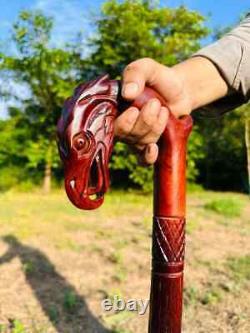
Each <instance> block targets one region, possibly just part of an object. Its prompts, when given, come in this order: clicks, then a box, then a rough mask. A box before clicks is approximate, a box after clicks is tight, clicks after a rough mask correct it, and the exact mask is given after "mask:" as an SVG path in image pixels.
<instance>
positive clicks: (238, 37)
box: [174, 15, 250, 113]
mask: <svg viewBox="0 0 250 333" xmlns="http://www.w3.org/2000/svg"><path fill="white" fill-rule="evenodd" d="M174 69H175V70H176V71H177V73H178V74H179V75H180V76H181V77H182V80H183V84H184V86H185V89H186V90H187V94H188V95H189V98H190V100H191V107H192V109H196V108H199V107H202V106H205V105H207V104H210V103H212V102H214V101H216V102H215V103H213V104H211V105H209V106H208V107H207V109H209V110H211V109H214V110H215V111H216V112H217V113H223V112H225V111H228V110H230V109H233V108H235V107H237V106H239V105H241V104H243V103H245V102H247V101H248V100H249V98H250V70H249V69H250V15H248V16H247V17H246V18H245V20H243V21H242V22H241V23H240V25H238V26H237V27H236V28H235V29H233V30H232V31H230V32H229V33H228V34H226V35H225V36H224V37H223V38H221V39H220V40H218V41H217V42H215V43H213V44H211V45H208V46H207V47H205V48H203V49H201V50H199V51H198V52H197V53H196V54H194V55H193V57H192V58H191V59H188V60H187V61H185V62H183V63H181V64H178V65H176V66H174ZM223 97H225V98H223Z"/></svg>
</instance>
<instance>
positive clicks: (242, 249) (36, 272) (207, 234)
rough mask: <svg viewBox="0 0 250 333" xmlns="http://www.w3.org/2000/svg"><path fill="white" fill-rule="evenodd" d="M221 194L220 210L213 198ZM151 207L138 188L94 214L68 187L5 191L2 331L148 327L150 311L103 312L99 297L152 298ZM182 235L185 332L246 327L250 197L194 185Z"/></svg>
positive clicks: (0, 256)
mask: <svg viewBox="0 0 250 333" xmlns="http://www.w3.org/2000/svg"><path fill="white" fill-rule="evenodd" d="M221 199H223V200H224V203H223V205H222V208H221V211H217V210H216V208H213V205H212V208H211V207H210V206H211V205H210V206H209V203H211V202H213V203H214V202H215V203H217V204H218V205H220V204H221V203H220V202H221V201H220V200H221ZM225 203H226V204H225ZM234 204H238V205H239V207H240V208H239V207H238V206H237V205H236V206H237V207H238V208H239V211H237V212H235V211H234V210H232V214H231V215H232V216H231V215H230V209H231V208H233V206H234ZM151 206H152V202H151V196H143V195H141V194H138V193H134V192H132V193H130V192H126V193H125V192H113V193H111V194H109V195H108V196H107V198H106V201H105V204H104V205H103V207H102V208H101V209H99V210H97V211H91V212H82V211H79V210H77V209H75V208H74V207H73V206H71V204H70V203H69V202H68V201H67V199H66V198H65V195H64V194H63V192H62V191H60V192H59V191H58V192H54V193H52V194H51V195H49V196H43V195H41V194H39V193H38V192H34V193H29V194H27V193H11V192H10V193H7V194H2V195H0V219H1V220H0V236H1V239H0V332H1V333H10V332H11V333H56V332H57V333H83V332H84V333H104V332H109V333H110V332H113V333H132V332H133V333H142V332H147V322H148V311H147V313H146V314H145V315H139V314H138V313H137V312H128V311H124V312H117V313H113V312H104V311H103V309H102V307H101V302H102V300H103V299H105V298H110V299H113V298H114V296H115V295H117V296H119V297H120V298H122V299H124V300H129V299H143V300H146V299H148V297H149V287H150V257H151V255H150V248H151ZM231 206H232V207H231ZM209 207H210V208H209ZM237 207H236V208H237ZM219 210H220V209H219ZM228 212H229V213H228ZM186 242H187V250H186V270H185V297H184V320H183V332H184V333H213V332H214V333H215V332H216V333H231V332H232V333H248V332H250V301H249V300H250V201H249V198H248V197H247V196H244V195H240V194H232V193H213V192H205V191H199V192H192V193H190V194H189V195H188V216H187V239H186Z"/></svg>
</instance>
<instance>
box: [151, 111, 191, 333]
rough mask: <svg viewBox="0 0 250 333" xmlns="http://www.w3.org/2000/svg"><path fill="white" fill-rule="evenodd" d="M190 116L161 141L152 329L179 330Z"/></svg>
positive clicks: (157, 332) (170, 128)
mask: <svg viewBox="0 0 250 333" xmlns="http://www.w3.org/2000/svg"><path fill="white" fill-rule="evenodd" d="M190 131H191V122H190V119H189V118H186V119H184V120H177V119H175V118H174V117H173V116H172V115H170V119H169V124H168V126H167V128H166V130H165V132H164V134H163V136H162V137H161V140H160V142H159V158H158V161H157V163H156V165H155V174H154V219H153V246H152V280H151V297H150V320H149V333H180V332H181V322H182V303H183V269H184V253H185V210H186V181H185V179H186V143H187V139H188V135H189V133H190Z"/></svg>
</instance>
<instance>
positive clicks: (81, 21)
mask: <svg viewBox="0 0 250 333" xmlns="http://www.w3.org/2000/svg"><path fill="white" fill-rule="evenodd" d="M103 2H104V1H103V0H0V8H1V10H0V41H1V40H6V39H7V38H9V36H10V31H11V26H12V23H13V22H14V21H15V20H16V18H17V16H18V12H19V11H20V10H23V9H41V10H42V11H44V12H45V13H46V14H49V15H51V16H53V17H54V19H55V28H54V32H53V41H54V43H55V44H57V45H60V44H62V43H63V42H64V41H65V40H66V41H70V40H71V39H72V36H74V32H76V31H79V30H82V31H84V32H85V33H86V32H87V33H88V32H89V33H91V17H93V15H97V14H98V9H99V8H100V6H101V4H102V3H103ZM160 3H161V5H162V6H170V7H177V6H180V5H185V6H186V7H188V8H190V9H193V10H197V11H199V12H201V13H202V14H203V15H205V16H207V17H208V19H207V22H206V25H207V26H208V27H210V28H218V27H223V26H228V25H232V24H234V23H235V22H237V20H238V18H239V16H240V15H241V14H242V13H244V12H246V11H247V10H249V11H250V2H249V0H218V1H215V0H161V1H160ZM5 113H6V105H5V104H4V103H3V102H0V117H1V116H4V114H5Z"/></svg>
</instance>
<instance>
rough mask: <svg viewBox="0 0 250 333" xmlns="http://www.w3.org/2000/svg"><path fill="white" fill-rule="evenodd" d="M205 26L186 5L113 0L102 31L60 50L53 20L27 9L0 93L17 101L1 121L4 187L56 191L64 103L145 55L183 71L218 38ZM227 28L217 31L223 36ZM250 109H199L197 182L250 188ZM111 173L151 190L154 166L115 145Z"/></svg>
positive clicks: (120, 182) (4, 65) (194, 155)
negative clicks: (212, 113)
mask: <svg viewBox="0 0 250 333" xmlns="http://www.w3.org/2000/svg"><path fill="white" fill-rule="evenodd" d="M205 21H206V18H205V17H204V16H202V15H201V14H200V13H198V12H196V11H191V10H189V9H188V8H186V7H184V6H179V7H177V8H170V7H167V6H159V4H158V3H157V2H155V1H140V0H137V1H130V0H126V1H121V2H120V1H116V0H108V1H106V2H104V4H103V6H102V8H101V10H100V13H99V15H97V16H93V17H92V22H93V23H92V24H93V25H94V30H95V34H92V35H89V36H87V35H85V34H84V33H81V32H80V31H79V32H78V31H76V32H75V38H74V39H72V40H73V42H71V43H65V44H62V45H61V46H60V47H59V46H54V45H53V42H52V32H53V24H54V19H53V17H49V16H47V15H45V14H44V13H43V12H41V11H22V12H20V14H19V17H18V19H17V21H16V22H15V23H14V24H13V27H12V37H11V45H12V47H11V48H4V47H2V49H1V50H0V51H1V53H0V59H1V60H0V72H1V77H2V78H3V79H4V80H5V82H6V84H5V85H3V86H2V87H1V97H2V98H4V99H5V100H10V101H15V103H12V104H13V105H14V106H11V107H9V109H8V117H7V119H3V120H1V122H0V127H1V132H0V142H1V143H2V144H1V146H0V174H1V177H0V189H1V190H7V189H9V188H12V187H19V188H22V189H25V188H26V189H27V190H29V189H30V188H31V187H32V184H34V185H40V184H42V185H43V188H44V191H45V192H48V191H49V190H50V188H51V179H52V183H53V184H54V185H58V184H60V183H61V181H62V170H61V166H60V162H59V159H58V154H57V149H56V138H55V125H56V120H57V119H58V117H59V115H60V110H61V107H62V104H63V101H64V99H65V98H66V97H68V96H69V95H70V94H71V93H72V90H73V88H74V87H75V85H77V84H78V83H79V82H81V81H86V80H89V79H92V78H94V77H96V76H97V75H99V74H100V73H103V72H107V73H109V74H110V76H111V77H113V78H120V77H121V73H122V70H123V68H124V67H125V66H126V65H127V64H128V63H129V62H131V61H133V60H134V59H138V58H141V57H152V58H154V59H156V60H157V61H159V62H161V63H163V64H165V65H168V66H171V65H174V64H175V63H177V62H179V61H182V60H184V59H185V58H187V57H188V56H189V55H191V54H192V53H194V52H195V51H196V50H197V49H199V48H200V47H201V40H203V39H204V38H205V37H208V36H209V35H211V33H212V32H211V31H209V30H208V28H207V27H206V26H205ZM224 31H225V29H223V31H222V30H220V31H219V32H218V31H216V36H217V37H219V36H220V35H221V34H222V33H223V32H224ZM111 32H112V33H111ZM2 45H5V43H4V41H3V42H2ZM20 86H22V87H25V94H23V95H22V96H21V97H20V96H18V93H17V90H18V88H19V87H20ZM247 113H248V107H247V106H246V107H244V110H243V108H242V109H241V110H237V111H234V112H232V113H230V114H228V115H226V116H224V117H220V118H216V119H208V118H207V117H206V116H205V117H204V116H202V117H201V116H200V115H199V113H197V112H195V113H194V119H195V127H194V131H193V134H192V136H191V139H190V143H189V155H188V179H189V181H190V182H196V183H199V184H201V185H202V186H204V187H206V188H209V189H221V190H237V191H247V190H248V178H247V161H246V148H245V140H244V134H245V131H244V126H245V123H246V117H245V115H246V114H247ZM203 114H204V113H203ZM111 170H112V174H111V177H112V181H113V186H119V187H124V188H127V187H137V188H141V189H143V190H144V191H149V190H151V187H152V185H151V184H152V168H143V167H141V166H139V165H138V163H137V159H136V157H135V155H134V154H133V153H131V151H130V149H129V148H128V147H127V146H126V145H125V144H123V143H118V144H116V146H115V154H114V155H113V157H112V161H111ZM118 176H119V177H118Z"/></svg>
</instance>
